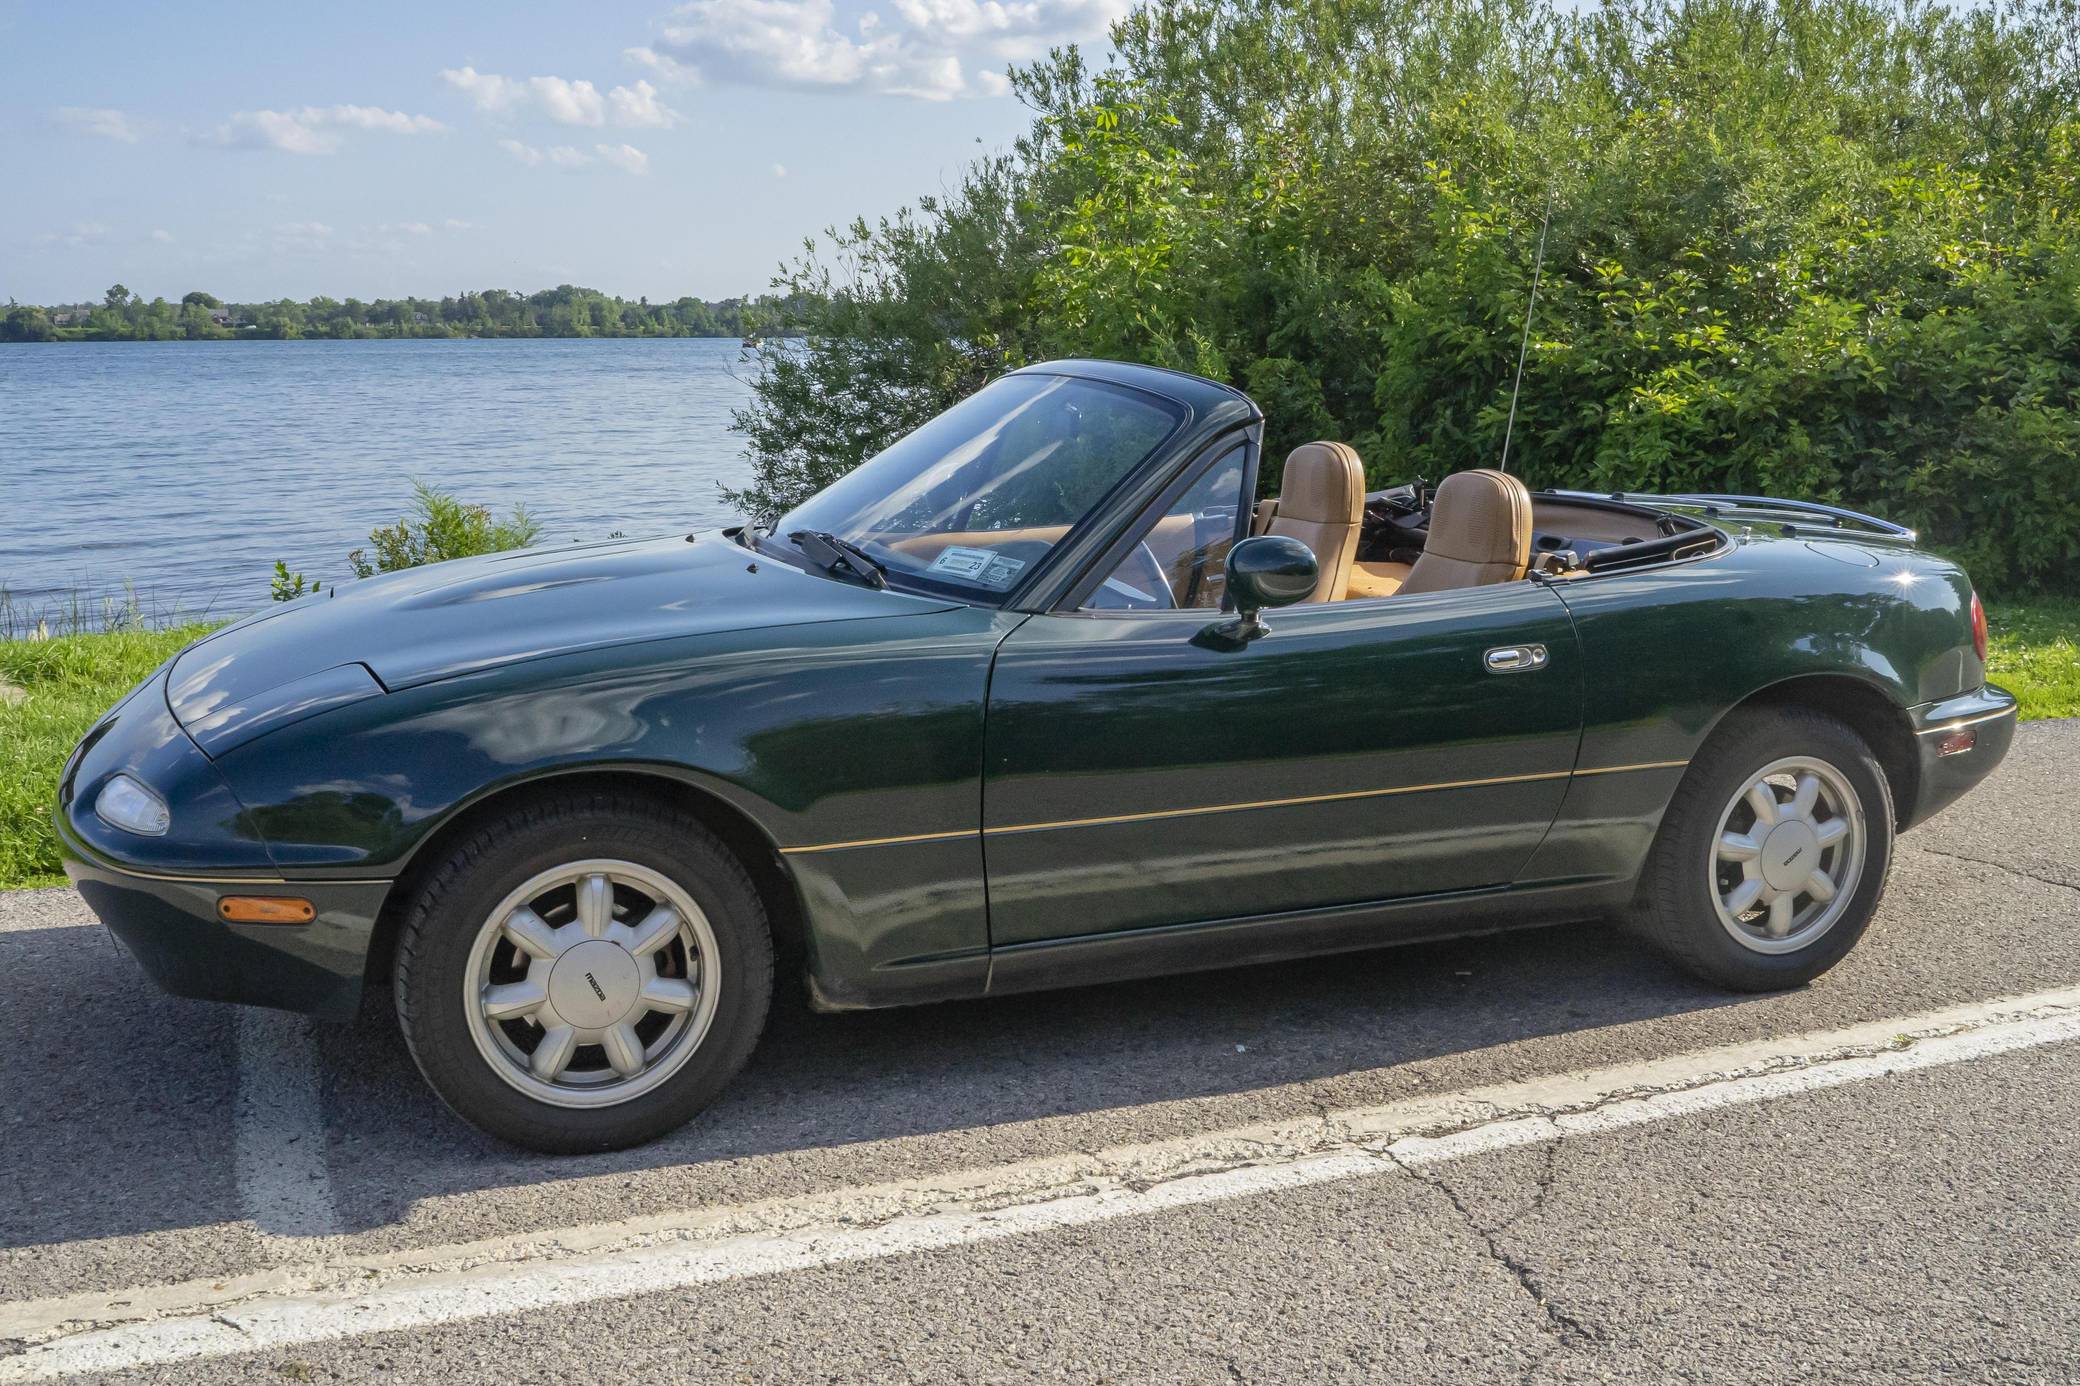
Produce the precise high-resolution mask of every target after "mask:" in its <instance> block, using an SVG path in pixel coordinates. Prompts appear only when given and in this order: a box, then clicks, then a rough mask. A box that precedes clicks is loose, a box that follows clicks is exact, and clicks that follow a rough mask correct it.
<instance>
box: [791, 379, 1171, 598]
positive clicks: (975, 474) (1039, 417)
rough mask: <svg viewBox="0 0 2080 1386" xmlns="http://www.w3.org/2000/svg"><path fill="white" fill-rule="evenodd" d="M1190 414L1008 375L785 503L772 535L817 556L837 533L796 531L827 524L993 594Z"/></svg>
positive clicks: (912, 564)
mask: <svg viewBox="0 0 2080 1386" xmlns="http://www.w3.org/2000/svg"><path fill="white" fill-rule="evenodd" d="M1182 418H1183V410H1182V409H1181V408H1179V407H1178V406H1176V405H1173V404H1170V403H1168V402H1167V401H1163V400H1159V399H1156V398H1154V397H1152V396H1149V395H1143V394H1140V393H1138V392H1135V391H1131V390H1126V389H1121V388H1117V387H1114V386H1110V385H1104V384H1101V383H1099V382H1097V381H1091V380H1081V379H1077V378H1074V377H1070V376H1059V375H1011V376H1005V377H1004V378H1003V379H1001V380H998V381H996V382H995V383H993V384H991V385H988V386H985V387H984V388H983V389H981V390H978V391H976V392H975V393H974V394H972V395H970V396H969V397H968V398H967V399H965V400H963V401H961V402H960V403H959V404H956V405H955V406H954V407H953V408H951V409H949V410H947V411H946V412H945V413H943V414H941V415H939V417H937V418H935V419H933V420H932V421H931V422H930V423H927V424H926V425H924V426H923V427H922V428H920V429H918V430H917V431H916V432H914V433H911V434H909V435H908V436H906V437H904V438H901V439H899V440H898V441H897V442H895V443H894V444H892V445H891V446H889V447H888V448H886V449H884V450H883V451H881V452H879V453H876V454H875V455H874V456H873V457H871V458H869V459H868V460H867V461H866V462H865V463H863V464H861V465H860V467H859V468H858V469H857V470H855V471H853V472H852V473H850V474H849V475H847V476H845V477H842V478H840V479H839V480H838V481H835V482H833V483H832V484H831V485H830V486H828V487H826V488H825V489H824V490H822V491H820V492H818V493H817V494H816V495H814V496H812V497H810V498H809V499H808V500H806V501H804V502H803V503H802V504H801V505H799V506H797V507H796V508H795V509H793V510H791V511H789V512H788V513H787V514H786V515H783V516H781V517H780V519H779V521H778V522H777V523H776V524H774V526H773V528H772V531H771V533H772V536H773V538H772V539H771V540H769V541H768V544H769V546H774V547H777V546H783V545H784V546H787V549H788V551H790V552H808V553H810V556H811V557H812V559H813V558H814V554H815V552H822V551H825V550H826V549H827V546H825V545H819V544H817V543H815V542H814V541H813V540H811V541H808V542H807V546H806V547H805V546H804V544H802V543H795V542H793V539H792V537H793V536H794V535H797V534H806V535H821V536H830V537H833V538H835V539H837V540H839V541H841V542H842V543H843V544H847V545H851V546H853V547H855V548H857V549H859V550H861V551H863V552H864V555H865V556H866V557H867V558H869V559H871V560H872V561H873V564H877V565H879V566H880V567H881V568H883V569H885V571H886V573H887V575H888V576H889V577H891V578H897V579H908V580H910V581H912V582H914V583H916V584H918V585H922V586H925V587H938V588H943V589H945V590H949V591H952V592H954V593H957V594H958V595H961V596H964V597H971V598H977V599H981V600H993V599H996V598H999V597H1001V596H1003V594H1004V593H1005V592H1007V591H1009V590H1010V589H1011V588H1012V587H1014V586H1016V585H1017V583H1018V581H1019V579H1020V578H1021V577H1023V576H1024V575H1025V574H1026V573H1027V572H1028V571H1030V570H1031V568H1032V566H1033V565H1034V564H1035V563H1037V562H1038V561H1039V560H1040V559H1041V558H1043V557H1045V556H1046V554H1047V552H1048V550H1050V549H1052V548H1053V547H1054V546H1055V545H1056V544H1057V543H1059V542H1061V540H1062V538H1063V536H1065V535H1066V534H1068V532H1069V531H1070V530H1071V529H1072V528H1074V527H1075V525H1076V523H1077V522H1078V521H1079V520H1081V519H1083V517H1084V516H1085V515H1087V514H1089V513H1090V512H1091V510H1092V509H1093V508H1094V507H1096V505H1097V504H1098V502H1099V501H1100V500H1102V499H1103V498H1104V496H1105V493H1106V492H1108V491H1110V490H1111V489H1112V487H1113V485H1114V483H1116V482H1118V481H1119V479H1120V478H1121V477H1123V476H1125V475H1127V473H1129V472H1131V471H1133V470H1134V469H1135V468H1136V467H1138V466H1139V465H1140V464H1141V463H1142V462H1143V461H1145V460H1146V459H1147V458H1148V456H1149V455H1150V454H1151V453H1153V452H1154V451H1155V450H1156V449H1157V448H1158V447H1160V446H1161V445H1162V443H1163V440H1164V439H1166V438H1168V437H1169V436H1170V434H1171V433H1172V432H1173V431H1174V430H1175V429H1176V427H1177V425H1178V423H1179V422H1180V421H1181V420H1182ZM812 551H813V552H812ZM817 566H820V567H824V566H827V565H825V564H822V563H818V564H817Z"/></svg>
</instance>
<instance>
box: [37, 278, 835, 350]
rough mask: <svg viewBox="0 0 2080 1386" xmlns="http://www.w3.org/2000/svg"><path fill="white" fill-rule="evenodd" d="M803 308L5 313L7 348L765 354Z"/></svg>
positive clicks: (550, 298) (539, 295)
mask: <svg viewBox="0 0 2080 1386" xmlns="http://www.w3.org/2000/svg"><path fill="white" fill-rule="evenodd" d="M803 306H804V305H803V304H802V303H801V301H800V300H799V299H792V298H778V297H774V296H772V295H767V296H764V297H760V298H744V297H740V298H725V299H717V300H713V301H710V300H708V299H700V298H693V297H682V298H675V299H670V300H666V301H660V302H657V303H652V302H651V301H650V300H649V299H648V298H639V299H636V300H635V301H633V302H631V301H629V300H628V299H625V298H620V297H617V296H615V295H613V294H604V293H601V292H600V291H599V290H597V289H587V288H583V287H581V286H579V285H576V284H559V285H557V286H556V287H555V288H553V289H541V290H538V291H537V292H535V293H531V294H521V293H515V292H514V291H512V290H511V289H476V290H471V291H468V292H465V293H460V294H450V295H447V296H445V297H442V298H410V297H407V298H378V299H372V300H368V301H363V300H361V299H358V298H343V299H342V298H331V297H328V296H326V295H323V294H321V295H319V296H318V297H316V298H311V299H306V300H302V301H299V300H297V299H293V298H279V299H273V300H270V301H266V302H259V303H231V302H226V301H225V300H223V299H220V298H218V297H217V296H216V295H215V294H212V293H208V292H205V291H204V290H201V289H195V290H193V291H191V292H189V293H187V294H184V295H182V296H181V298H180V300H179V301H178V302H174V301H171V300H168V299H164V298H153V299H146V298H144V297H142V296H141V295H138V294H133V293H131V292H130V290H129V289H127V288H125V287H124V286H123V285H121V284H112V285H110V286H109V288H108V291H107V292H106V293H104V294H103V295H102V296H101V301H100V302H99V303H53V304H35V303H15V302H9V303H8V304H7V305H6V306H5V307H0V343H4V342H224V341H292V340H310V339H319V340H330V341H409V340H415V339H433V340H441V339H449V338H462V337H482V338H502V337H519V338H529V337H551V338H557V339H566V338H579V337H639V338H642V337H685V338H706V339H712V340H721V341H727V340H728V339H730V338H732V337H734V338H737V339H739V340H741V341H745V342H753V343H755V342H757V341H758V340H759V339H760V338H762V337H765V336H782V335H785V333H786V329H787V327H788V325H789V324H792V323H799V322H801V321H802V320H803V312H802V309H803Z"/></svg>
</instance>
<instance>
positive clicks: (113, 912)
mask: <svg viewBox="0 0 2080 1386" xmlns="http://www.w3.org/2000/svg"><path fill="white" fill-rule="evenodd" d="M66 826H67V825H66V824H65V823H64V816H63V815H62V814H61V815H60V816H59V837H60V840H61V841H62V842H63V844H64V848H65V874H66V875H67V876H69V877H71V879H72V884H73V885H74V886H75V887H76V888H77V889H78V890H79V893H80V898H81V899H83V900H85V901H86V902H87V908H89V909H91V910H92V911H94V914H95V916H96V917H97V918H98V919H100V921H101V922H102V923H103V924H106V925H107V926H108V930H109V932H110V933H112V934H114V935H115V936H116V939H117V941H119V942H120V943H121V944H122V945H123V947H124V948H125V949H127V950H128V951H129V953H130V955H131V956H132V957H134V958H136V959H137V961H138V963H139V965H140V966H142V967H143V968H144V970H145V972H146V973H147V974H149V975H150V976H151V978H152V980H153V981H155V982H157V983H158V984H159V985H160V986H162V987H164V988H165V989H166V990H168V991H170V992H172V993H173V994H174V995H176V996H190V997H194V998H196V999H197V1000H201V1001H236V1002H239V1003H240V1004H243V1005H248V1006H272V1007H276V1008H278V1009H281V1010H290V1011H304V1012H307V1013H309V1014H311V1015H316V1016H322V1017H324V1018H326V1019H329V1020H351V1019H353V1017H354V1015H355V1013H356V1012H357V1011H358V1010H359V1009H360V1006H361V985H362V979H363V976H364V973H365V972H366V969H367V960H368V949H369V942H370V940H371V938H372V937H373V936H374V934H375V927H376V919H377V917H378V916H379V915H380V914H381V913H382V909H383V901H384V900H386V899H387V898H388V897H389V894H390V889H391V886H392V885H393V884H394V883H393V882H390V881H288V880H280V879H266V878H255V877H240V878H230V879H223V880H204V879H201V878H191V877H176V876H155V875H145V874H142V873H140V872H136V871H131V870H126V869H124V868H123V867H120V866H117V865H115V864H113V863H110V862H107V861H103V860H97V859H96V858H94V857H93V856H91V855H89V854H88V852H87V851H86V850H85V849H84V848H83V846H82V845H81V844H80V843H79V840H78V838H77V837H75V836H73V835H72V834H70V833H68V832H66V831H65V829H66ZM227 895H287V896H294V897H296V898H298V899H303V900H308V901H310V902H311V905H312V907H313V908H314V909H315V910H316V911H317V917H316V918H314V919H313V920H312V921H311V922H310V923H308V924H232V923H228V922H226V921H225V920H223V919H221V918H219V917H218V915H217V901H218V900H220V899H222V898H223V897H224V896H227Z"/></svg>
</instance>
